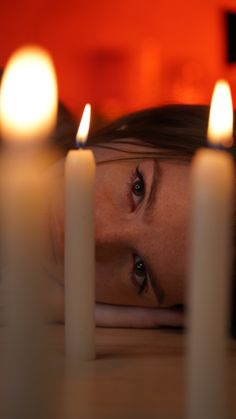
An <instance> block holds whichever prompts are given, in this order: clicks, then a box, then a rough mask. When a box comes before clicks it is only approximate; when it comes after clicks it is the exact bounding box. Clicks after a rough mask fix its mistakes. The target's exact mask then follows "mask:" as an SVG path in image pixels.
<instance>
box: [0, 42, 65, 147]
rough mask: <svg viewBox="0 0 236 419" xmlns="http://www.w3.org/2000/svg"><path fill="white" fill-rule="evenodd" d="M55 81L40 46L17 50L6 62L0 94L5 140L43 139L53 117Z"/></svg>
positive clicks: (50, 60)
mask: <svg viewBox="0 0 236 419" xmlns="http://www.w3.org/2000/svg"><path fill="white" fill-rule="evenodd" d="M57 103H58V94H57V81H56V74H55V70H54V65H53V62H52V59H51V57H50V55H49V54H48V52H46V51H45V50H44V49H42V48H40V47H35V46H26V47H22V48H20V49H18V50H17V51H16V52H15V53H14V54H13V55H12V56H11V57H10V59H9V61H8V63H7V66H6V69H5V71H4V74H3V79H2V84H1V92H0V127H1V136H2V137H3V138H4V139H5V140H11V141H28V140H43V139H45V138H46V137H48V135H49V134H50V132H51V131H52V129H53V128H54V126H55V123H56V117H57Z"/></svg>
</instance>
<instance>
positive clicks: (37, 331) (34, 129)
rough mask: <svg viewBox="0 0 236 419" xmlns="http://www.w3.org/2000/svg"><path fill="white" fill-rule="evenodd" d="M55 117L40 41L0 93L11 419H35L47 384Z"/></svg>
mask: <svg viewBox="0 0 236 419" xmlns="http://www.w3.org/2000/svg"><path fill="white" fill-rule="evenodd" d="M56 116H57V86H56V76H55V71H54V66H53V63H52V60H51V58H50V56H49V54H48V53H47V52H46V51H45V50H43V49H42V48H39V47H33V46H29V47H23V48H20V49H19V50H17V51H16V52H15V53H14V54H13V55H12V56H11V58H10V60H9V62H8V63H7V66H6V69H5V71H4V75H3V80H2V85H1V92H0V125H1V136H2V138H3V140H4V150H3V155H2V158H1V193H2V195H1V196H2V201H1V217H2V218H1V226H2V227H1V268H2V272H1V273H2V275H1V276H2V278H1V280H2V281H3V283H4V284H5V287H6V297H7V298H6V312H7V314H6V321H7V326H8V329H7V330H8V331H9V334H8V340H7V346H6V348H5V349H6V350H5V354H4V355H5V360H6V362H5V365H4V368H5V376H4V385H5V386H6V392H5V401H6V412H5V413H6V416H7V417H11V418H18V417H26V418H28V417H37V418H38V417H40V409H41V407H42V403H41V402H42V399H41V397H42V395H43V394H44V393H43V392H44V390H45V388H46V387H45V382H44V383H43V384H42V381H41V378H42V372H43V371H44V368H45V367H46V364H45V356H44V354H45V352H44V348H43V343H44V338H43V322H44V310H43V304H44V302H43V297H44V296H43V293H44V289H43V278H42V272H43V269H42V268H43V266H42V264H43V253H44V245H45V241H44V239H45V236H44V233H45V229H44V227H45V223H44V221H45V220H44V214H45V198H46V196H45V195H46V188H45V187H46V185H45V182H44V177H45V176H44V172H45V161H44V159H42V156H43V155H44V152H43V144H44V142H45V139H46V137H47V136H48V135H49V134H50V132H51V130H52V129H53V127H54V125H55V122H56ZM43 157H45V156H43ZM36 412H37V416H36ZM41 413H42V412H41ZM42 416H44V415H43V413H42Z"/></svg>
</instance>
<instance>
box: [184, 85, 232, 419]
mask: <svg viewBox="0 0 236 419" xmlns="http://www.w3.org/2000/svg"><path fill="white" fill-rule="evenodd" d="M232 125H233V110H232V101H231V95H230V88H229V86H228V84H227V83H226V82H224V81H219V82H218V83H217V84H216V87H215V90H214V93H213V98H212V103H211V109H210V117H209V126H208V141H209V144H210V145H212V147H209V148H206V149H200V150H199V151H198V152H197V153H196V156H195V157H194V160H193V167H192V194H193V214H192V223H193V224H192V234H193V237H192V248H191V267H190V278H189V280H190V284H189V311H190V316H189V327H190V336H189V354H188V374H189V375H188V379H189V382H188V384H189V387H188V418H189V419H199V418H207V419H223V418H225V417H227V410H226V388H227V380H226V368H227V366H226V338H227V331H228V321H229V318H228V317H229V316H228V313H229V284H230V274H231V246H232V243H231V236H232V227H233V224H232V209H233V187H234V163H233V159H232V158H231V156H230V154H229V153H228V152H227V151H226V149H225V148H224V147H227V146H228V145H231V144H232Z"/></svg>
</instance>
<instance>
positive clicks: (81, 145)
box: [77, 141, 86, 150]
mask: <svg viewBox="0 0 236 419" xmlns="http://www.w3.org/2000/svg"><path fill="white" fill-rule="evenodd" d="M85 148H86V142H83V141H78V142H77V149H78V150H79V149H85Z"/></svg>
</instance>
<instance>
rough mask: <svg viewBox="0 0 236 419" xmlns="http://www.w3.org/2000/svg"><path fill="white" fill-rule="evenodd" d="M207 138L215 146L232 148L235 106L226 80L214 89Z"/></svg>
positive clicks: (218, 83)
mask: <svg viewBox="0 0 236 419" xmlns="http://www.w3.org/2000/svg"><path fill="white" fill-rule="evenodd" d="M207 137H208V140H209V142H210V143H211V144H213V145H223V146H226V147H230V146H232V141H233V138H232V137H233V105H232V98H231V92H230V87H229V84H228V83H227V82H226V81H225V80H219V81H218V82H217V83H216V85H215V88H214V92H213V95H212V101H211V108H210V116H209V124H208V132H207Z"/></svg>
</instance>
